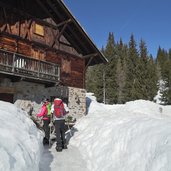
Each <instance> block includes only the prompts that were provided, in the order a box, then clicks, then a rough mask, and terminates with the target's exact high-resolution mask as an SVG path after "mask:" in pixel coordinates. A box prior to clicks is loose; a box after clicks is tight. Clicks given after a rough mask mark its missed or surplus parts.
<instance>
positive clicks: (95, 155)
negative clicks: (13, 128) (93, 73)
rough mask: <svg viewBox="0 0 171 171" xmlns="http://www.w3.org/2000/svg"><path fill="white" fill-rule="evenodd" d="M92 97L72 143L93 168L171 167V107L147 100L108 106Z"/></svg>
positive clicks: (141, 170)
mask: <svg viewBox="0 0 171 171" xmlns="http://www.w3.org/2000/svg"><path fill="white" fill-rule="evenodd" d="M88 98H89V109H88V115H87V116H85V117H83V118H82V119H81V120H79V121H78V122H77V123H76V125H75V129H76V130H77V131H76V132H75V134H74V137H73V138H71V141H70V144H71V145H74V146H76V147H77V148H78V149H79V150H80V151H81V153H82V155H83V158H84V160H85V161H86V162H87V168H88V170H89V171H113V170H116V171H128V170H129V171H170V170H171V165H170V163H171V117H170V116H168V115H169V114H171V106H166V107H165V106H160V105H158V104H155V103H153V102H150V101H145V100H137V101H132V102H128V103H126V104H125V105H104V104H100V103H98V102H96V100H95V98H94V97H91V96H89V97H88ZM90 99H91V102H90Z"/></svg>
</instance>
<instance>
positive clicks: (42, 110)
mask: <svg viewBox="0 0 171 171" xmlns="http://www.w3.org/2000/svg"><path fill="white" fill-rule="evenodd" d="M47 114H48V110H47V107H46V104H43V106H42V108H41V110H40V112H39V113H38V114H37V117H43V120H49V117H48V116H47Z"/></svg>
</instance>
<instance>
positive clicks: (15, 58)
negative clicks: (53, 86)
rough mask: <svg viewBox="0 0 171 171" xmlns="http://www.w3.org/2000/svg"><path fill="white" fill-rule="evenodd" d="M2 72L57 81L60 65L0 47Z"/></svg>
mask: <svg viewBox="0 0 171 171" xmlns="http://www.w3.org/2000/svg"><path fill="white" fill-rule="evenodd" d="M0 72H1V73H5V74H11V75H16V76H21V77H25V78H32V79H40V80H44V81H50V82H57V81H59V79H60V68H59V65H56V64H53V63H50V62H45V61H40V60H37V59H33V58H31V57H27V56H24V55H21V54H17V53H13V52H9V51H5V50H2V49H0Z"/></svg>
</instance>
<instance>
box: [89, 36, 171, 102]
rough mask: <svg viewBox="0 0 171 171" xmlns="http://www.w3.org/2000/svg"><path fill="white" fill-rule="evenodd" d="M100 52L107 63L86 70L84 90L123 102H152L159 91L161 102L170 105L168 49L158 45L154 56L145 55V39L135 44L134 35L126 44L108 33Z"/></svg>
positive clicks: (170, 53) (99, 97)
mask: <svg viewBox="0 0 171 171" xmlns="http://www.w3.org/2000/svg"><path fill="white" fill-rule="evenodd" d="M101 52H102V53H103V54H104V56H105V57H106V58H107V59H108V63H107V64H105V65H104V64H101V65H96V66H93V67H89V69H88V70H87V73H86V90H87V92H92V93H94V94H95V96H96V97H97V101H99V102H103V103H106V104H124V103H126V102H128V101H133V100H138V99H144V100H150V101H155V100H154V97H155V96H156V95H157V92H158V91H159V90H160V94H161V96H160V100H161V104H164V105H169V104H171V49H169V50H168V51H166V50H165V49H162V48H161V47H159V48H158V51H157V56H156V57H153V56H152V55H149V54H148V49H147V46H146V43H145V41H144V40H140V42H139V44H137V43H136V41H135V38H134V35H133V34H132V35H131V36H130V39H129V42H128V44H125V43H124V42H123V41H122V39H120V40H119V41H118V42H115V39H114V34H113V33H109V35H108V38H107V44H106V46H105V47H102V49H101Z"/></svg>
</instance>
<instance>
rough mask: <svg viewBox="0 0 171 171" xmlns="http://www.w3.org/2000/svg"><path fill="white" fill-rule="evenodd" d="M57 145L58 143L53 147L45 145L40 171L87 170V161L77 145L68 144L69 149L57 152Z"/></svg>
mask: <svg viewBox="0 0 171 171" xmlns="http://www.w3.org/2000/svg"><path fill="white" fill-rule="evenodd" d="M55 146H56V143H54V144H53V145H52V147H49V146H48V145H46V146H44V151H43V154H42V158H41V162H40V171H87V169H86V162H85V161H84V160H83V159H82V156H81V154H80V152H79V150H78V149H77V148H76V147H74V146H71V145H68V149H65V150H62V152H57V151H56V149H55Z"/></svg>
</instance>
